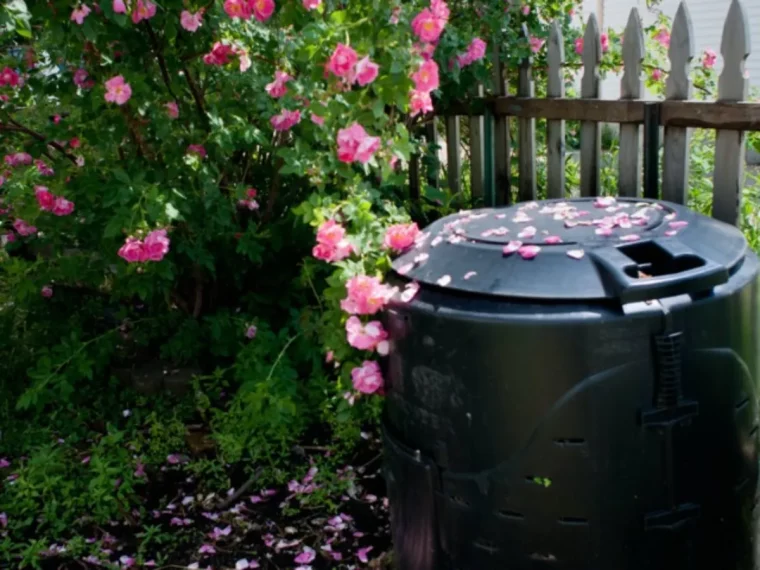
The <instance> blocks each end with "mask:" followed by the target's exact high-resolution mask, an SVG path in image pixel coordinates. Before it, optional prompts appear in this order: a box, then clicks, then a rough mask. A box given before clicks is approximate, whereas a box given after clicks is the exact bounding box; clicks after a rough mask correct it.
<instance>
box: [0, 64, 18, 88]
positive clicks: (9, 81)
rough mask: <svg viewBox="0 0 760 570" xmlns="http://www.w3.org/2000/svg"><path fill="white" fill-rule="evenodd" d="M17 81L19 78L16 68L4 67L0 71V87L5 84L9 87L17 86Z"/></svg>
mask: <svg viewBox="0 0 760 570" xmlns="http://www.w3.org/2000/svg"><path fill="white" fill-rule="evenodd" d="M19 83H20V78H19V74H18V73H17V72H16V70H14V69H11V68H10V67H5V68H3V70H2V72H0V87H5V86H6V85H9V86H10V87H18V86H19Z"/></svg>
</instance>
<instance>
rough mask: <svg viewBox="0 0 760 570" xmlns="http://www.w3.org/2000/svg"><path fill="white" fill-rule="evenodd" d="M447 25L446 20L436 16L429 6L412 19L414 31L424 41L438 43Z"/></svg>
mask: <svg viewBox="0 0 760 570" xmlns="http://www.w3.org/2000/svg"><path fill="white" fill-rule="evenodd" d="M445 26H446V20H444V19H443V18H439V17H436V15H435V14H434V13H433V11H432V10H430V9H429V8H425V9H424V10H423V11H422V12H420V13H419V14H417V15H416V16H415V17H414V19H413V20H412V31H413V32H414V34H415V35H416V36H417V37H418V38H420V40H422V41H423V42H429V43H436V42H437V41H438V38H439V37H441V34H442V33H443V28H444V27H445Z"/></svg>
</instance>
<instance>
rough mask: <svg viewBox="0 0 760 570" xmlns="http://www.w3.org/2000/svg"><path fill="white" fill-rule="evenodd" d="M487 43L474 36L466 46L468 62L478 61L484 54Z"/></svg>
mask: <svg viewBox="0 0 760 570" xmlns="http://www.w3.org/2000/svg"><path fill="white" fill-rule="evenodd" d="M487 47H488V45H487V44H486V42H484V41H483V40H481V39H480V38H474V39H473V40H472V41H471V42H470V45H469V46H468V47H467V54H466V55H467V60H468V62H469V63H473V62H475V61H479V60H481V59H483V58H484V57H485V55H486V48H487Z"/></svg>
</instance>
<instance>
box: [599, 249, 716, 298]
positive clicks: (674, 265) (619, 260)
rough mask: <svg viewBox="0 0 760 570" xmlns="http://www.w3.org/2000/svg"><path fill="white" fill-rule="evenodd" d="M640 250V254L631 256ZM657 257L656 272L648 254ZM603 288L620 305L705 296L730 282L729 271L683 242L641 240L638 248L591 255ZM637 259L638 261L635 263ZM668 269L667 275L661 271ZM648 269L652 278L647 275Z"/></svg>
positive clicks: (600, 251) (605, 250)
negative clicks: (674, 297)
mask: <svg viewBox="0 0 760 570" xmlns="http://www.w3.org/2000/svg"><path fill="white" fill-rule="evenodd" d="M634 249H635V250H637V251H638V252H639V254H633V253H630V252H632V251H633V250H634ZM648 252H651V253H653V254H656V255H655V257H656V258H657V259H656V262H658V263H659V265H654V264H651V265H654V267H653V269H649V265H650V264H649V263H647V262H646V256H647V253H648ZM589 257H590V258H591V259H592V260H593V261H594V264H595V265H596V267H597V269H598V270H599V272H600V274H601V276H602V280H603V283H604V286H605V288H606V289H608V290H610V291H611V292H612V293H613V294H614V295H615V296H616V297H617V298H618V299H620V302H621V303H633V302H636V301H647V300H650V299H658V298H662V297H672V296H675V295H683V294H691V293H703V292H706V291H710V290H711V289H712V288H713V287H715V286H717V285H720V284H722V283H725V282H726V281H728V277H729V275H728V269H727V268H726V267H723V266H721V265H718V264H717V263H715V262H714V261H711V260H709V259H705V258H704V257H702V256H700V255H698V254H697V253H696V252H694V251H693V250H691V249H690V248H688V247H686V246H684V245H683V244H682V243H680V242H677V243H676V242H675V241H674V240H671V243H668V242H665V241H663V240H657V239H652V240H642V241H639V242H636V243H635V244H625V245H620V246H616V247H601V248H599V249H595V250H593V251H591V252H589ZM636 258H638V259H636ZM664 268H667V272H666V273H661V271H662V270H663V269H664ZM647 269H649V270H650V271H652V274H651V275H650V274H647Z"/></svg>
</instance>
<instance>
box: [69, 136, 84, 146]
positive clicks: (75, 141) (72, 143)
mask: <svg viewBox="0 0 760 570" xmlns="http://www.w3.org/2000/svg"><path fill="white" fill-rule="evenodd" d="M69 146H70V147H71V148H79V147H80V146H82V142H81V141H80V140H79V137H73V138H72V139H71V140H70V141H69Z"/></svg>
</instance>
